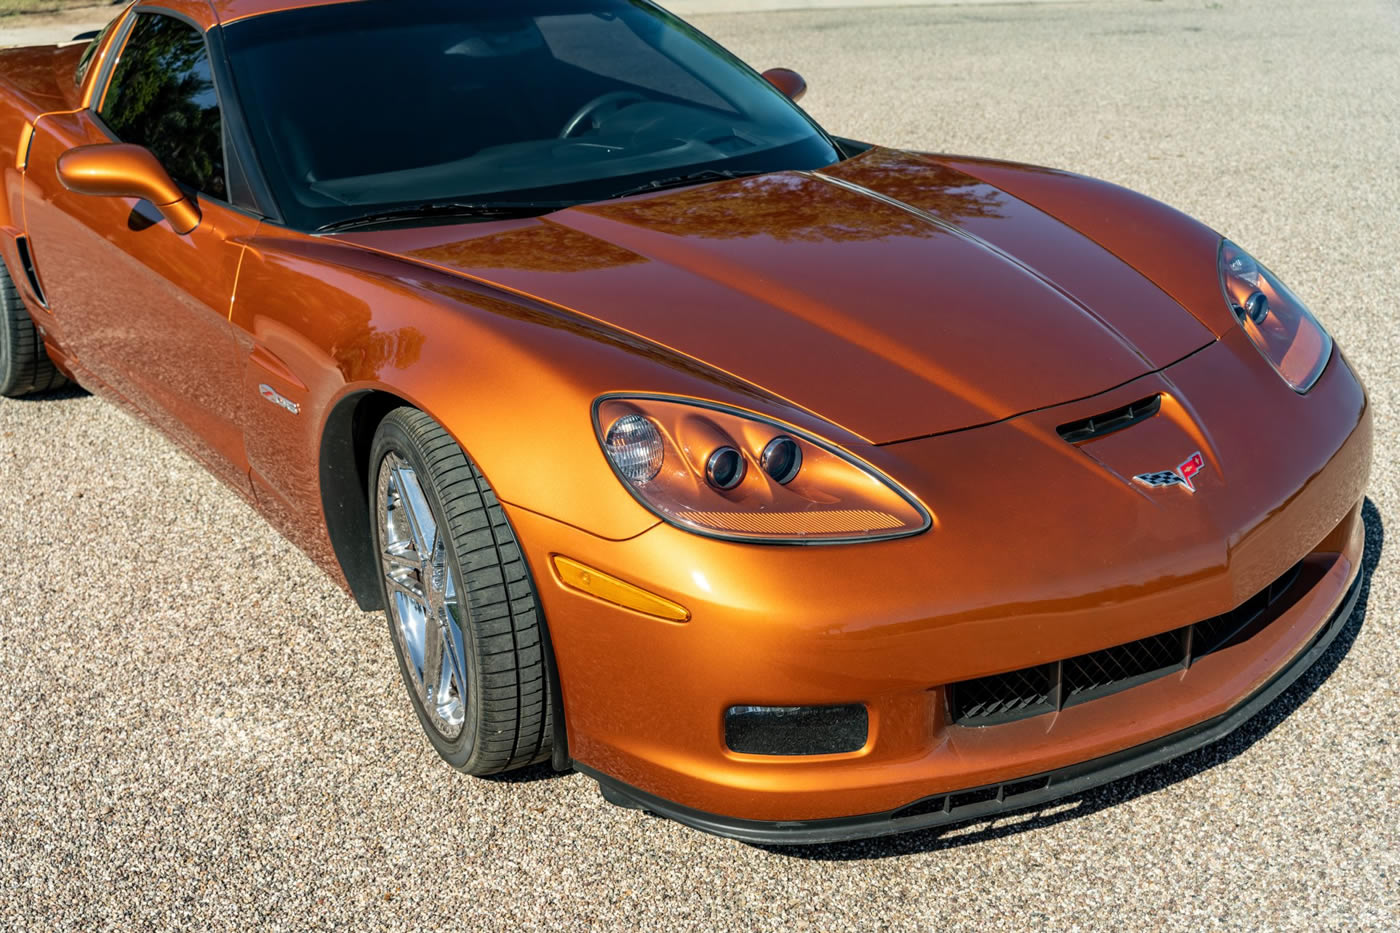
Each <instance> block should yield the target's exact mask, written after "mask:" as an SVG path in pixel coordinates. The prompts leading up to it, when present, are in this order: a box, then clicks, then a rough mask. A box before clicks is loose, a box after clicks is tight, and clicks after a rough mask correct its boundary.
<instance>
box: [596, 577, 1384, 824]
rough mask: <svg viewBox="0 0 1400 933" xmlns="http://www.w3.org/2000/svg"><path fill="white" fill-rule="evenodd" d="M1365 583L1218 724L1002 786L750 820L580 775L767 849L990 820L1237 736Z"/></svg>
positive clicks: (1311, 654)
mask: <svg viewBox="0 0 1400 933" xmlns="http://www.w3.org/2000/svg"><path fill="white" fill-rule="evenodd" d="M1361 583H1362V581H1361V578H1360V576H1359V575H1358V576H1356V577H1355V578H1354V579H1353V581H1352V584H1351V586H1350V588H1349V589H1348V590H1347V593H1346V597H1345V598H1344V599H1343V600H1342V603H1341V605H1339V606H1338V607H1337V609H1336V611H1335V612H1333V613H1332V616H1331V617H1330V618H1329V619H1328V620H1327V623H1326V625H1324V626H1323V627H1322V628H1321V629H1319V630H1318V632H1317V634H1316V635H1314V636H1313V639H1312V641H1311V643H1309V644H1308V646H1307V648H1306V649H1305V650H1304V651H1302V652H1300V653H1299V654H1298V655H1297V656H1296V657H1295V658H1294V659H1293V660H1292V661H1290V662H1289V664H1288V666H1287V667H1285V668H1284V669H1283V670H1281V671H1279V672H1278V673H1277V674H1275V675H1274V677H1273V679H1272V680H1270V681H1268V682H1267V683H1266V684H1264V686H1262V687H1260V688H1259V689H1258V690H1257V691H1255V692H1254V693H1253V694H1252V695H1251V696H1249V697H1248V698H1247V699H1245V700H1244V701H1243V702H1241V703H1240V704H1239V705H1238V706H1236V707H1234V708H1233V709H1231V710H1229V711H1228V712H1225V713H1222V714H1220V715H1219V716H1216V717H1215V718H1214V719H1210V720H1207V721H1205V722H1202V723H1198V724H1197V725H1194V726H1190V727H1188V728H1186V729H1182V730H1181V731H1179V732H1174V733H1172V734H1170V735H1165V736H1162V737H1161V738H1159V739H1154V740H1153V741H1151V742H1145V743H1143V744H1142V745H1138V746H1134V747H1133V748H1129V749H1125V750H1123V751H1121V752H1115V753H1113V754H1110V755H1104V756H1103V757H1101V758H1095V759H1093V760H1092V761H1085V762H1082V763H1080V764H1075V765H1069V766H1068V767H1065V768H1060V769H1058V770H1055V771H1047V772H1044V773H1041V774H1036V775H1031V776H1030V777H1025V778H1017V779H1015V780H1012V781H1006V782H1003V783H1000V784H989V785H986V786H984V787H974V788H968V789H966V790H961V791H956V792H953V793H944V794H937V795H934V796H932V797H926V798H924V799H922V800H917V801H915V802H914V803H912V804H909V805H908V806H904V807H900V808H899V809H897V810H887V811H885V812H883V813H869V814H864V815H860V816H846V817H835V818H831V819H825V820H745V819H738V818H734V817H726V816H720V815H718V814H715V813H706V812H704V811H702V810H694V809H691V808H690V807H686V806H682V805H681V804H678V803H674V802H672V801H669V800H665V799H662V798H661V797H657V796H656V795H654V794H648V793H647V792H646V791H643V790H638V789H637V788H635V787H629V786H628V785H626V784H624V783H622V782H621V781H618V780H617V779H615V778H612V777H609V776H608V775H606V774H603V773H601V772H599V771H595V770H593V769H592V768H589V767H588V766H586V765H582V764H579V765H576V766H577V768H578V770H579V771H581V772H583V773H584V774H587V775H589V776H590V777H593V778H594V779H596V780H597V781H598V785H599V787H600V788H601V789H602V792H603V796H604V797H605V798H607V799H608V801H609V802H611V803H614V804H617V805H618V806H622V807H627V808H630V809H636V810H646V811H648V812H651V813H655V814H658V815H659V816H665V817H668V818H670V819H673V820H675V821H676V822H678V823H684V824H685V825H687V826H692V827H694V828H696V829H701V830H704V831H705V832H708V833H713V834H715V835H716V836H725V837H728V838H730V839H738V840H741V841H743V842H751V843H755V844H759V845H819V844H826V843H833V842H846V841H849V840H852V839H868V838H872V837H875V836H888V835H892V834H894V833H905V832H912V831H914V830H920V829H933V828H935V827H939V826H946V825H949V824H952V823H963V822H967V821H969V820H980V819H987V818H990V817H995V816H998V815H1000V814H1002V813H1008V812H1012V811H1015V810H1024V809H1026V808H1029V807H1036V806H1040V805H1042V804H1045V803H1049V802H1051V801H1054V800H1059V799H1060V798H1063V797H1069V796H1071V795H1074V794H1079V793H1083V792H1084V791H1087V790H1090V789H1092V788H1095V787H1098V786H1100V785H1102V784H1107V783H1109V782H1111V781H1116V780H1118V779H1119V778H1124V777H1127V776H1129V775H1131V774H1136V773H1137V772H1139V771H1145V770H1146V769H1148V768H1152V767H1155V766H1156V765H1159V764H1162V763H1164V762H1167V761H1171V760H1172V759H1173V758H1179V757H1180V756H1182V755H1185V754H1187V753H1188V752H1192V751H1195V750H1196V749H1198V748H1203V747H1204V746H1206V745H1210V744H1211V743H1212V742H1216V741H1218V740H1220V739H1222V738H1224V737H1225V736H1227V735H1229V734H1230V733H1231V732H1233V731H1235V730H1236V729H1238V728H1239V727H1240V726H1242V725H1244V723H1246V722H1248V721H1249V720H1250V719H1252V718H1253V717H1254V716H1255V715H1256V714H1257V713H1259V712H1260V711H1262V710H1263V709H1264V707H1266V706H1268V705H1269V704H1270V703H1272V702H1273V701H1274V700H1275V699H1277V697H1278V695H1279V694H1281V693H1283V691H1284V690H1287V689H1288V687H1289V686H1290V685H1292V683H1293V682H1294V681H1296V680H1297V679H1298V678H1299V677H1301V676H1302V675H1303V673H1304V672H1306V671H1307V670H1308V668H1310V667H1312V666H1313V664H1315V663H1316V662H1317V661H1318V659H1320V658H1321V657H1322V656H1323V655H1324V654H1326V653H1327V649H1328V648H1330V647H1331V645H1332V642H1333V641H1334V640H1335V639H1336V637H1337V635H1338V634H1339V633H1340V632H1341V631H1342V629H1343V628H1345V627H1346V623H1347V620H1348V619H1350V618H1351V613H1352V610H1353V609H1355V608H1356V599H1357V596H1358V595H1359V594H1360V592H1361Z"/></svg>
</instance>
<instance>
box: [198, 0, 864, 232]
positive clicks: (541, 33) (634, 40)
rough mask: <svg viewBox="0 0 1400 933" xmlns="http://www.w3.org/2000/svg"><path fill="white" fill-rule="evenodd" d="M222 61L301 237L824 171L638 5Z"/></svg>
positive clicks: (785, 121)
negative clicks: (441, 211) (353, 222)
mask: <svg viewBox="0 0 1400 933" xmlns="http://www.w3.org/2000/svg"><path fill="white" fill-rule="evenodd" d="M224 45H225V49H226V51H227V54H228V58H229V63H230V67H231V68H232V71H233V76H234V80H235V83H236V85H237V88H238V93H239V96H240V97H241V99H242V104H243V110H244V112H245V113H246V115H247V117H248V124H249V128H250V132H251V134H252V136H253V142H254V145H255V146H256V148H257V151H258V154H259V158H260V160H261V161H262V163H263V166H264V168H265V170H266V174H267V176H268V183H269V185H270V186H271V187H272V189H273V193H274V194H275V195H276V197H277V200H278V204H279V207H280V208H281V209H282V212H283V214H284V217H285V220H286V221H287V223H289V224H290V225H291V226H294V227H298V228H301V229H308V230H309V229H316V228H319V227H324V226H327V225H333V224H337V223H341V222H344V221H347V220H349V219H351V218H355V217H363V216H365V215H367V214H375V213H387V212H393V211H394V210H396V209H402V208H406V207H412V206H414V205H420V204H443V203H465V204H472V205H483V204H485V205H490V204H492V203H497V202H499V203H513V204H520V203H525V202H528V203H531V204H541V205H546V206H545V208H544V209H546V210H547V209H548V205H550V204H555V205H559V206H562V205H567V204H572V203H579V202H584V201H597V200H603V199H606V198H609V197H613V196H616V195H617V194H620V193H622V192H624V191H627V190H630V189H634V188H637V187H638V186H639V185H644V184H646V183H647V182H649V181H656V180H661V179H676V178H678V177H681V176H689V175H691V174H693V173H703V172H710V171H714V172H725V173H731V172H732V173H736V174H748V173H752V172H769V171H779V170H783V169H811V168H818V167H821V166H823V165H829V164H831V163H832V162H835V161H837V160H838V159H839V155H838V153H837V151H836V149H835V148H834V147H833V145H832V143H831V142H830V140H828V139H827V137H826V136H825V135H824V134H823V133H822V132H821V130H820V129H819V128H817V126H816V125H815V124H813V123H812V122H811V120H809V119H808V118H807V117H806V116H805V115H804V114H803V113H802V111H801V110H799V109H798V108H797V107H796V106H795V105H793V104H792V103H791V102H790V101H788V100H787V98H785V97H783V96H782V95H781V94H780V93H779V92H778V91H777V90H775V89H774V88H773V87H772V86H770V85H769V84H768V82H766V81H764V80H763V79H762V78H760V77H759V76H758V75H756V74H754V72H753V71H751V70H750V69H749V68H747V67H746V66H744V65H743V64H742V63H740V62H739V61H738V60H737V59H735V58H733V57H732V56H731V55H729V54H728V53H727V52H725V51H724V50H723V49H721V48H719V47H718V46H717V45H715V44H714V43H713V42H711V41H710V40H708V39H707V38H705V37H704V36H702V35H701V34H700V33H698V32H696V31H695V30H694V29H692V28H691V27H689V26H687V25H686V24H685V23H683V22H681V21H680V20H677V19H675V18H674V17H672V16H670V15H669V14H667V13H665V12H663V11H661V10H659V9H657V8H656V7H654V6H652V5H650V4H649V3H646V2H644V0H512V2H511V3H502V2H500V0H393V2H390V0H369V2H363V3H343V4H334V5H330V6H313V7H306V8H302V9H297V10H288V11H285V12H281V13H272V14H265V15H261V16H255V17H252V18H250V19H247V20H243V21H240V22H235V23H233V24H231V25H229V26H227V27H225V29H224ZM487 216H489V215H487Z"/></svg>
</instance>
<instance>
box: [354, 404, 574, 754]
mask: <svg viewBox="0 0 1400 933" xmlns="http://www.w3.org/2000/svg"><path fill="white" fill-rule="evenodd" d="M370 456H371V460H370V463H371V466H372V476H371V483H370V505H371V507H372V508H373V509H374V516H375V521H374V535H375V545H376V549H377V552H378V554H379V559H380V567H381V570H382V573H381V574H380V579H381V581H382V583H383V585H384V605H385V614H386V615H387V616H388V621H389V634H390V637H391V638H392V640H393V643H394V652H395V654H396V655H397V656H398V661H399V674H400V676H401V677H402V678H403V682H404V686H405V687H406V688H407V689H408V694H409V699H410V700H411V702H412V703H413V708H414V711H415V712H416V713H417V714H418V720H419V722H420V723H421V724H422V726H423V731H424V732H425V733H427V736H428V740H429V741H430V742H432V745H433V747H434V748H435V749H437V752H438V754H439V755H441V756H442V757H443V758H444V759H446V760H447V762H448V763H449V764H451V765H453V766H454V767H456V768H459V769H460V770H462V771H465V772H467V773H468V774H494V773H497V772H501V771H508V770H510V769H513V768H519V767H523V766H525V765H529V764H534V763H536V762H540V761H545V760H547V759H548V758H549V757H550V749H551V738H552V731H553V722H552V718H551V711H550V686H549V679H548V677H547V676H546V668H545V656H544V652H545V651H546V646H545V641H544V639H543V638H542V632H541V628H542V620H541V613H540V607H539V604H538V602H537V601H536V598H535V591H534V586H533V584H532V582H531V580H530V571H529V568H528V567H527V566H526V564H525V559H524V555H523V554H522V553H521V550H520V545H519V544H518V543H517V541H516V540H515V534H514V532H513V531H512V530H511V527H510V524H509V522H508V521H507V520H506V516H505V512H504V511H503V510H502V509H501V505H500V503H499V502H498V501H497V500H496V496H495V493H494V492H493V491H492V490H491V487H490V485H489V484H488V483H487V482H486V479H485V477H483V476H482V475H481V472H480V471H479V470H478V469H477V468H476V464H475V463H473V462H472V461H471V459H470V458H469V457H467V455H466V454H465V453H464V452H463V450H462V448H461V447H459V446H458V445H457V443H456V441H454V440H453V439H452V437H451V436H450V435H449V434H448V433H447V432H446V431H445V430H444V429H443V428H442V426H441V425H439V424H438V423H437V422H436V421H434V420H433V419H432V418H430V417H428V416H427V415H425V414H423V413H422V412H420V411H417V410H415V409H411V408H399V409H396V410H395V411H393V412H391V413H390V414H389V415H388V416H387V417H386V418H385V419H384V421H383V422H382V423H381V424H380V427H379V430H378V432H377V433H376V435H375V439H374V445H373V448H372V450H371V455H370Z"/></svg>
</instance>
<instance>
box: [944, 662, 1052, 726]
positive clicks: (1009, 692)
mask: <svg viewBox="0 0 1400 933" xmlns="http://www.w3.org/2000/svg"><path fill="white" fill-rule="evenodd" d="M1053 676H1054V665H1048V664H1047V665H1042V666H1041V667H1028V668H1026V669H1025V670H1020V671H1008V672H1007V673H1005V674H994V675H993V676H991V677H979V678H978V679H977V680H968V681H964V682H963V683H962V684H959V685H958V686H959V688H960V689H959V690H958V691H957V697H958V708H959V711H960V715H961V716H964V717H968V718H976V719H1020V718H1022V717H1023V716H1033V715H1035V714H1036V713H1042V712H1045V711H1046V710H1049V709H1051V708H1052V706H1051V703H1050V686H1051V679H1052V677H1053Z"/></svg>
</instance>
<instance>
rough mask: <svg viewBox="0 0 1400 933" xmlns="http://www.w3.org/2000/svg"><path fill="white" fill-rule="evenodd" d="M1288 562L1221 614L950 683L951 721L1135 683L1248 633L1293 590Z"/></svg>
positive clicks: (1023, 713) (1077, 698) (987, 717)
mask: <svg viewBox="0 0 1400 933" xmlns="http://www.w3.org/2000/svg"><path fill="white" fill-rule="evenodd" d="M1302 566H1303V565H1302V563H1301V562H1299V563H1298V564H1296V565H1294V566H1293V567H1292V568H1290V569H1289V570H1288V572H1287V573H1285V574H1284V575H1283V576H1281V577H1279V578H1278V579H1277V580H1275V581H1274V582H1273V583H1271V584H1269V586H1268V587H1267V588H1266V589H1265V590H1264V591H1263V592H1261V593H1258V594H1256V595H1255V596H1253V597H1251V598H1250V599H1248V600H1245V602H1244V603H1243V604H1242V605H1240V606H1239V607H1238V608H1236V609H1232V610H1231V611H1229V612H1226V613H1224V614H1222V615H1218V616H1214V617H1213V618H1210V619H1205V620H1204V621H1201V622H1197V623H1196V624H1195V625H1188V626H1186V627H1184V628H1179V629H1174V630H1173V631H1170V632H1163V633H1162V634H1160V635H1151V636H1149V637H1147V638H1142V639H1139V640H1138V641H1131V642H1128V643H1127V644H1123V645H1115V646H1113V647H1112V648H1104V649H1103V650H1102V651H1093V652H1090V653H1089V654H1081V655H1079V656H1078V657H1073V658H1066V659H1064V660H1063V661H1056V662H1054V663H1051V664H1042V665H1040V666H1038V667H1028V668H1024V669H1022V670H1018V671H1007V672H1006V673H1003V674H993V675H991V676H988V677H977V678H974V679H972V680H964V681H961V682H960V683H956V684H951V685H950V686H949V687H948V701H949V704H950V706H951V709H952V714H953V721H954V722H956V723H960V724H963V725H976V726H989V725H994V724H996V723H999V722H1010V721H1012V720H1015V719H1025V718H1027V717H1029V716H1036V715H1039V714H1041V713H1046V712H1050V711H1052V710H1056V709H1062V708H1063V707H1065V706H1067V705H1070V704H1074V703H1083V702H1086V701H1088V700H1093V699H1097V698H1098V697H1102V696H1107V695H1108V694H1110V693H1115V692H1117V691H1119V690H1125V689H1127V688H1129V687H1134V686H1137V685H1138V684H1141V683H1145V682H1147V681H1149V680H1153V679H1155V678H1157V677H1161V676H1162V675H1163V674H1166V673H1168V672H1170V671H1174V670H1180V669H1181V668H1183V667H1188V666H1190V664H1191V662H1192V661H1195V660H1196V659H1197V658H1201V657H1204V656H1205V655H1207V654H1210V653H1211V652H1213V651H1219V650H1220V649H1221V648H1226V647H1228V646H1230V645H1232V644H1235V643H1237V642H1239V641H1242V640H1243V639H1245V638H1247V637H1249V635H1251V634H1253V629H1254V627H1255V623H1256V622H1257V621H1258V620H1259V619H1260V618H1261V617H1262V616H1263V615H1264V613H1265V611H1266V610H1267V609H1269V608H1270V607H1271V606H1272V605H1273V604H1274V603H1276V602H1278V601H1279V600H1281V599H1283V598H1284V596H1285V595H1287V594H1288V593H1289V592H1290V591H1291V590H1292V588H1293V585H1294V583H1296V582H1297V580H1298V575H1299V573H1300V572H1301V570H1302Z"/></svg>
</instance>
